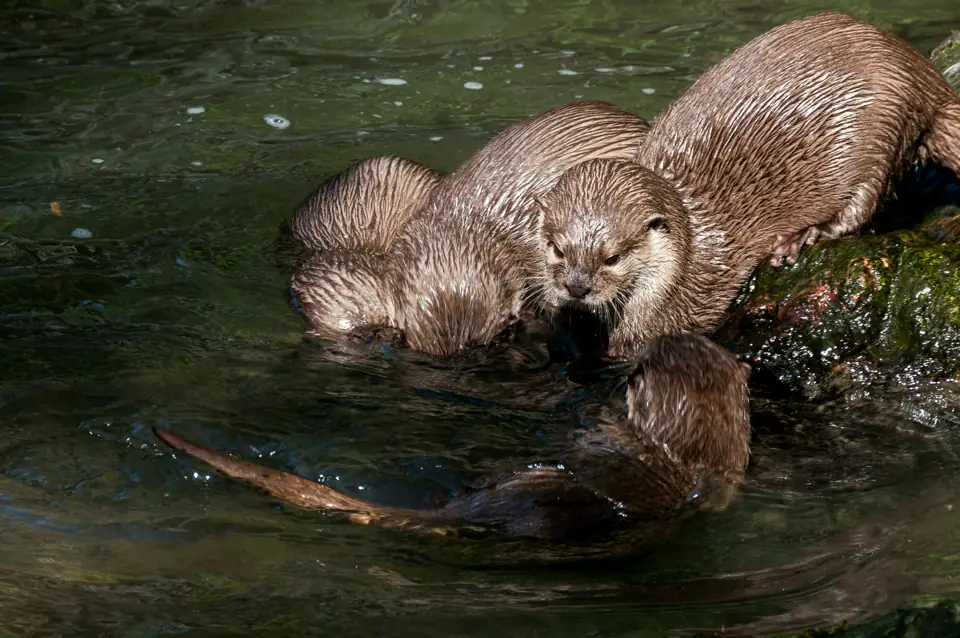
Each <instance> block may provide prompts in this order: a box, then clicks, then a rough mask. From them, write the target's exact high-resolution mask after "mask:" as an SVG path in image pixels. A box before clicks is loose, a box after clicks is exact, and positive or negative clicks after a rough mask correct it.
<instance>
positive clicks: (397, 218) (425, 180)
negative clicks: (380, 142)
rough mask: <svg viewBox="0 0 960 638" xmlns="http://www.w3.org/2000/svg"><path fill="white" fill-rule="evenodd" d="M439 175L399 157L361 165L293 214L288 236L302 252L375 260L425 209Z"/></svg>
mask: <svg viewBox="0 0 960 638" xmlns="http://www.w3.org/2000/svg"><path fill="white" fill-rule="evenodd" d="M440 179H441V176H440V174H439V173H437V172H436V171H434V170H433V169H430V168H427V167H426V166H423V165H422V164H418V163H416V162H412V161H410V160H408V159H404V158H402V157H392V156H389V155H382V156H377V157H370V158H367V159H364V160H361V161H359V162H357V163H356V164H354V165H353V166H350V167H349V168H347V169H346V170H344V171H343V172H341V173H338V174H336V175H334V176H333V177H331V178H329V179H328V180H326V181H325V182H324V183H323V184H321V185H320V186H319V187H318V188H317V189H316V190H315V191H313V193H311V194H310V196H309V197H307V198H306V199H305V200H304V201H303V203H302V204H300V206H298V207H297V210H296V211H294V213H293V219H292V220H291V222H290V226H291V230H292V231H293V237H294V239H296V240H297V241H298V242H299V243H300V244H301V245H303V246H304V247H305V248H307V249H308V250H320V251H325V252H326V251H363V252H366V253H371V254H375V255H381V254H384V253H386V252H388V251H389V250H390V248H391V247H392V246H393V240H394V238H395V237H396V236H397V233H398V232H400V230H401V229H402V228H403V227H404V226H405V225H406V224H407V222H409V221H410V219H411V218H412V217H413V216H414V215H416V214H417V213H419V212H420V211H421V210H423V208H424V207H425V206H426V205H427V202H428V201H429V200H430V197H431V196H432V195H433V191H434V189H436V187H437V186H438V185H439V184H440Z"/></svg>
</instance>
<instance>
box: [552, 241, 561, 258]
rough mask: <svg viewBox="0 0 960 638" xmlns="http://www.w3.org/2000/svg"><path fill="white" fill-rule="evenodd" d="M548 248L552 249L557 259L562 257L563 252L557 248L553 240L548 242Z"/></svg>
mask: <svg viewBox="0 0 960 638" xmlns="http://www.w3.org/2000/svg"><path fill="white" fill-rule="evenodd" d="M550 248H551V250H553V256H554V257H556V258H557V259H563V253H562V252H561V251H560V249H559V248H557V245H556V244H555V243H553V242H550Z"/></svg>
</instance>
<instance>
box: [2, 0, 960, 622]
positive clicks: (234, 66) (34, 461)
mask: <svg viewBox="0 0 960 638" xmlns="http://www.w3.org/2000/svg"><path fill="white" fill-rule="evenodd" d="M828 8H841V9H845V10H849V11H852V12H854V13H856V14H857V15H859V16H861V17H864V18H867V19H869V20H872V21H874V22H876V23H877V24H879V25H881V26H883V27H885V28H888V29H891V30H893V31H894V32H895V33H897V34H899V35H901V36H902V37H904V38H906V39H907V40H908V41H909V42H910V43H911V44H913V45H914V46H916V47H917V48H918V49H919V50H921V51H922V52H924V53H928V52H929V51H930V49H932V48H933V47H934V46H935V45H936V44H937V43H938V42H939V41H940V40H941V39H942V38H943V37H944V36H945V35H946V34H947V33H948V32H949V30H950V29H951V28H956V27H957V26H958V25H960V9H958V7H957V4H956V2H955V0H930V1H928V2H924V3H923V4H922V5H917V4H916V3H914V2H907V1H906V0H900V1H880V0H872V1H868V0H860V1H856V2H854V1H850V2H837V3H833V4H830V3H826V2H815V1H813V0H803V1H797V2H786V1H783V2H772V1H761V0H757V1H754V2H725V1H724V2H719V1H713V0H699V1H696V2H694V1H690V0H684V1H679V0H671V1H667V2H663V1H658V2H656V3H653V2H651V3H646V2H636V1H630V2H628V1H613V0H605V1H602V2H597V1H594V2H591V3H581V2H570V1H567V0H561V1H551V2H546V1H539V2H531V1H523V0H514V1H510V2H507V1H502V0H501V1H486V2H464V1H452V2H443V3H440V2H435V1H434V2H430V1H427V0H398V1H396V2H373V1H365V2H358V1H356V0H349V1H348V0H336V1H330V2H323V3H319V2H307V1H305V0H283V1H281V0H248V1H240V0H237V1H234V0H230V1H227V0H221V1H217V0H211V1H205V0H183V1H179V2H173V1H160V0H155V1H144V2H133V1H130V0H122V1H119V2H104V1H101V0H90V1H79V0H59V1H57V0H49V1H40V0H38V1H36V2H27V1H26V0H7V1H6V2H4V3H3V6H2V9H0V13H2V20H0V41H2V42H3V43H4V46H3V47H2V50H0V153H2V155H0V157H2V168H3V170H2V171H0V233H3V234H2V236H0V348H2V350H0V415H2V430H0V431H2V433H3V436H2V439H0V539H2V543H0V547H2V549H0V552H2V560H0V633H2V634H4V635H50V634H58V633H62V634H65V635H84V634H85V633H90V634H93V633H96V632H103V634H104V635H130V636H134V635H136V636H160V635H172V634H178V633H189V634H190V635H260V634H266V633H267V632H269V633H270V635H328V634H342V635H370V634H372V633H375V634H382V635H398V636H401V635H410V636H414V635H415V636H447V635H471V636H499V635H504V634H505V633H509V634H510V635H517V636H521V635H523V636H528V635H529V636H546V635H550V636H557V637H560V636H578V637H579V636H586V635H603V636H612V635H631V636H660V635H664V632H674V633H676V634H677V635H687V634H689V633H690V632H694V631H700V630H703V631H719V630H720V629H721V628H726V629H727V630H728V631H731V630H735V629H740V630H742V631H745V632H749V633H756V632H768V631H770V632H785V631H791V630H800V629H805V628H812V627H815V626H820V625H826V624H830V623H836V622H840V621H842V620H848V621H851V622H858V621H862V620H865V619H869V618H873V617H875V616H877V615H878V614H883V613H887V612H889V611H892V610H893V609H895V608H896V607H897V606H898V605H900V604H907V603H910V602H912V601H917V600H922V599H923V597H925V596H928V595H950V594H953V593H956V589H957V586H956V584H955V582H954V577H955V576H960V572H958V571H957V567H956V560H955V557H956V556H957V555H958V554H960V542H958V541H957V539H956V537H955V535H952V534H951V532H952V530H953V529H955V527H956V525H957V520H956V517H957V515H958V514H957V510H956V509H955V508H954V506H953V504H954V503H956V502H957V499H956V496H957V489H958V478H960V473H958V472H957V460H956V453H955V450H956V449H957V444H958V443H960V439H958V426H960V423H958V419H957V417H956V415H957V409H956V408H957V406H958V397H957V394H956V391H955V390H951V389H950V387H946V386H945V387H940V386H934V387H930V386H925V385H922V384H918V385H916V386H912V387H909V388H906V389H904V390H902V391H900V392H899V393H897V392H889V391H888V392H874V393H871V394H869V395H867V396H864V397H862V398H860V399H851V400H850V401H847V402H841V403H838V404H835V405H805V404H800V403H793V402H788V401H786V400H785V399H784V398H783V397H778V396H777V395H776V392H772V391H770V392H765V391H764V390H763V389H762V388H759V389H758V390H757V397H756V400H755V404H754V409H755V415H754V426H755V430H756V434H755V437H754V440H755V444H754V445H755V451H754V457H755V458H754V464H753V465H752V467H751V471H750V482H749V485H748V488H747V491H746V494H745V495H744V497H743V498H742V499H741V500H740V501H739V502H738V503H737V504H736V505H735V506H734V507H732V508H731V509H730V510H729V511H727V512H724V513H722V514H719V515H715V516H710V517H706V518H700V519H697V520H695V521H692V522H691V523H690V524H688V525H686V526H684V527H683V528H682V529H680V530H677V531H676V533H674V534H672V535H671V536H670V537H668V538H663V539H660V543H659V544H658V545H657V547H656V548H653V549H652V548H649V547H633V546H629V545H626V544H624V543H617V542H615V541H605V542H597V543H595V544H593V545H586V546H577V547H566V548H564V547H551V546H545V545H543V544H536V543H516V542H495V541H489V540H476V541H466V540H449V539H438V538H432V537H424V536H419V535H415V534H407V533H401V532H394V531H388V530H383V529H377V528H372V527H363V526H357V525H352V524H349V523H345V522H342V521H340V520H337V519H334V518H331V517H329V516H324V515H319V514H314V513H307V512H299V511H292V510H290V509H288V508H285V507H281V506H278V505H277V504H276V502H275V501H273V500H272V499H270V498H268V497H266V496H264V495H262V494H260V493H259V492H257V491H255V490H251V489H248V488H246V487H245V486H242V485H238V484H236V483H233V482H230V481H228V480H225V479H222V478H220V477H218V476H215V475H211V473H210V472H209V470H208V469H207V468H205V467H204V466H202V465H200V464H194V463H191V462H189V461H187V460H184V459H179V458H174V457H173V456H172V455H171V454H170V453H169V450H168V449H166V448H165V447H163V446H162V445H160V444H159V442H158V441H157V440H156V439H155V438H154V437H153V435H152V433H151V431H150V430H151V428H152V427H153V426H156V425H162V426H165V427H169V428H171V429H173V430H175V431H177V432H180V433H183V434H185V435H188V436H190V437H193V438H196V439H197V440H200V441H204V442H206V443H208V444H210V445H213V446H215V447H218V448H221V449H225V450H229V451H231V452H236V453H239V454H243V455H245V456H250V457H261V458H262V459H263V461H264V462H265V463H268V464H270V465H272V466H274V467H278V468H282V469H285V470H288V471H293V472H296V473H298V474H300V475H302V476H306V477H310V478H315V479H318V480H324V481H326V482H328V483H329V484H330V485H333V486H335V487H337V488H338V489H342V490H344V491H345V492H349V493H351V494H356V495H360V496H363V497H364V498H367V499H370V500H373V501H376V502H379V503H385V504H393V505H404V506H411V507H427V506H429V505H430V504H432V503H434V502H436V501H437V500H438V499H440V500H442V499H443V498H446V497H447V496H448V495H450V494H452V493H455V492H456V491H457V490H458V489H460V488H462V486H463V485H464V484H465V483H466V482H467V481H469V480H470V479H471V478H472V477H475V476H478V475H480V474H482V473H483V472H484V471H485V470H486V469H487V468H489V467H490V466H491V464H494V463H495V462H497V461H499V460H503V459H505V458H513V457H516V458H521V459H529V460H531V461H536V460H544V459H546V460H549V461H556V460H557V458H558V455H560V456H562V449H563V442H564V441H565V440H566V437H567V436H568V435H569V433H570V432H571V430H572V429H574V428H575V427H576V426H577V425H578V424H579V423H581V421H583V420H586V421H589V420H590V419H594V418H596V417H597V415H598V413H599V412H600V411H601V410H602V408H604V406H606V407H609V408H610V409H616V408H617V406H618V405H619V403H622V399H621V398H620V395H619V394H617V392H615V391H614V390H615V387H614V386H615V384H612V383H608V384H604V383H599V384H592V385H588V386H585V387H584V386H582V385H580V384H579V383H577V382H576V380H575V379H571V378H570V377H569V376H568V374H567V371H566V370H565V369H563V368H562V367H559V366H545V367H541V368H539V369H532V368H531V367H523V366H513V367H510V366H506V365H501V364H500V363H498V362H493V363H489V362H488V363H478V362H477V361H466V362H460V363H444V362H436V361H429V360H427V359H425V358H423V357H418V356H416V355H414V354H413V353H409V352H404V351H393V350H389V349H385V348H381V347H380V346H379V345H377V344H371V345H369V346H363V345H344V346H342V347H335V346H332V345H329V344H328V345H321V346H318V345H311V344H304V343H302V342H301V332H302V330H303V323H302V321H301V319H300V318H299V317H298V316H297V314H296V313H295V312H294V310H293V309H292V308H291V307H290V305H289V303H288V299H287V296H286V280H287V277H288V275H289V263H287V262H286V261H285V260H284V258H283V256H282V255H280V254H278V252H277V250H276V245H275V241H276V238H277V231H278V228H279V225H280V223H281V222H282V221H283V220H284V218H285V217H288V216H289V214H290V211H291V210H292V208H293V207H294V206H295V205H296V204H297V203H298V202H299V201H300V200H301V199H302V198H303V197H304V196H306V194H307V193H309V191H310V190H311V189H312V188H313V187H315V186H316V185H317V183H318V182H319V181H320V180H321V179H323V178H324V177H325V176H327V175H329V174H331V173H333V172H336V171H338V170H341V169H342V168H344V167H345V166H346V165H347V164H348V163H350V162H352V161H355V160H357V159H359V158H362V157H365V156H369V155H373V154H379V153H395V154H400V155H404V156H406V157H409V158H412V159H415V160H418V161H421V162H424V163H426V164H429V165H431V166H433V167H435V168H437V169H440V170H444V171H448V170H452V169H453V168H455V167H456V165H457V164H458V163H459V162H460V161H462V160H463V159H465V158H466V157H467V156H468V155H469V153H470V152H472V151H473V150H475V149H476V148H478V147H479V146H480V145H482V144H483V143H484V142H485V141H486V140H487V139H489V138H490V137H491V136H492V135H494V134H495V133H496V132H498V131H499V130H501V129H502V128H503V127H505V126H506V125H508V124H509V123H512V122H515V121H517V120H519V119H521V118H523V117H526V116H529V115H532V114H533V113H535V112H537V111H539V110H542V109H545V108H548V107H551V106H555V105H557V104H560V103H563V102H566V101H569V100H573V99H577V98H581V97H582V98H593V99H603V100H609V101H612V102H615V103H617V104H619V105H621V106H623V107H625V108H628V109H630V110H633V111H635V112H637V113H639V114H641V115H643V116H645V117H647V118H653V117H654V116H655V115H656V114H657V113H658V112H659V111H660V110H661V109H663V108H664V107H665V105H666V104H667V103H668V102H669V101H670V100H671V99H674V98H676V97H677V96H678V95H679V94H680V93H681V92H682V91H683V90H684V88H686V87H687V86H688V85H689V84H690V82H691V81H692V80H693V79H694V78H695V77H696V76H697V75H698V74H699V73H701V72H702V71H703V70H704V69H705V68H706V67H707V66H709V65H710V64H711V63H713V62H715V61H716V60H718V59H720V58H721V57H722V56H723V55H725V54H727V53H729V52H730V51H731V50H732V48H733V47H735V46H736V45H738V44H740V43H743V42H745V41H746V40H748V39H749V38H751V37H753V36H755V35H757V34H759V33H761V32H762V31H764V30H765V29H768V28H770V27H772V26H774V25H776V24H779V23H781V22H784V21H786V20H788V19H791V18H795V17H799V16H801V15H805V14H809V13H812V12H815V11H818V10H823V9H828ZM478 85H480V86H479V87H478ZM467 86H469V87H472V88H467ZM271 116H280V117H281V118H284V121H286V122H288V123H289V126H287V127H286V128H277V127H276V126H271V122H272V123H273V124H276V123H277V121H278V120H277V119H276V118H272V119H271ZM267 120H270V121H269V122H268V121H267ZM75 235H79V236H80V238H76V237H75ZM957 582H960V580H958V581H957Z"/></svg>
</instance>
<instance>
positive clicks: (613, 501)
mask: <svg viewBox="0 0 960 638" xmlns="http://www.w3.org/2000/svg"><path fill="white" fill-rule="evenodd" d="M749 373H750V368H749V366H748V365H746V364H744V363H740V362H738V361H737V360H736V359H735V358H734V357H733V355H732V354H730V353H729V352H728V351H726V350H725V349H723V348H721V347H720V346H718V345H716V344H714V343H713V342H711V341H709V340H708V339H707V338H705V337H701V336H697V335H690V334H688V335H678V336H666V337H659V338H656V339H653V340H651V341H650V342H649V343H648V344H647V346H646V347H645V348H644V350H643V351H642V352H641V355H640V359H639V363H638V364H637V367H636V369H635V370H634V372H633V373H632V374H631V375H630V376H629V378H628V381H627V384H628V388H627V402H628V414H627V420H626V423H625V424H606V425H604V426H602V427H601V428H600V430H599V431H598V432H596V433H592V434H591V436H589V437H586V439H585V441H586V442H584V440H581V442H580V443H578V445H577V446H576V448H575V449H574V451H573V459H572V460H571V462H570V463H568V464H565V465H568V466H569V467H565V468H564V469H562V470H561V469H558V468H555V467H545V468H537V469H529V468H526V467H524V468H523V469H521V470H519V471H515V472H511V473H508V474H506V475H496V476H493V477H491V478H489V479H488V480H487V481H486V483H485V484H484V485H483V486H482V487H478V488H476V489H472V490H469V491H468V492H467V493H466V494H464V495H461V496H459V497H457V498H455V499H453V500H452V501H450V502H449V503H448V504H447V505H445V506H443V507H442V508H440V509H437V510H411V509H403V508H394V507H382V506H379V505H375V504H373V503H369V502H365V501H361V500H359V499H356V498H353V497H350V496H347V495H345V494H342V493H341V492H338V491H336V490H334V489H332V488H330V487H328V486H326V485H322V484H319V483H316V482H313V481H309V480H307V479H304V478H301V477H299V476H295V475H293V474H289V473H286V472H281V471H278V470H273V469H269V468H266V467H263V466H261V465H257V464H256V463H253V462H250V461H245V460H241V459H237V458H234V457H231V456H229V455H227V454H224V453H222V452H217V451H214V450H211V449H209V448H206V447H203V446H201V445H197V444H195V443H191V442H189V441H185V440H184V439H181V438H179V437H177V436H175V435H173V434H171V433H170V432H168V431H166V430H163V429H159V428H157V429H155V430H154V431H155V433H156V435H157V437H159V438H160V439H161V440H162V441H163V442H164V443H166V444H167V445H169V446H170V447H172V448H174V449H175V450H179V451H181V452H184V453H186V454H188V455H190V456H192V457H194V458H197V459H199V460H201V461H204V462H205V463H207V464H209V465H211V466H213V467H214V468H215V469H217V470H218V471H220V472H222V473H223V474H226V475H227V476H231V477H233V478H237V479H241V480H244V481H246V482H248V483H251V484H253V485H256V486H258V487H260V488H262V489H264V490H266V491H267V492H268V493H270V494H271V495H273V496H275V497H276V498H278V499H280V500H282V501H285V502H287V503H291V504H293V505H296V506H298V507H301V508H305V509H311V510H324V511H334V512H340V513H343V514H345V515H346V516H347V517H348V518H349V519H350V520H352V521H355V522H364V523H366V522H372V521H376V522H379V523H381V524H384V525H388V526H393V527H403V528H408V529H427V530H432V531H436V532H439V533H460V532H464V531H477V532H492V533H495V534H499V535H503V536H509V537H531V538H547V539H558V538H567V539H569V538H571V537H572V536H578V535H583V534H589V533H594V532H597V531H600V530H603V529H609V528H611V527H612V526H614V525H616V524H618V522H623V521H624V520H651V519H654V520H658V519H659V520H662V519H669V518H671V517H673V516H677V515H680V514H681V513H682V512H685V511H689V510H690V509H703V508H722V507H724V506H725V505H726V504H727V502H729V499H730V496H731V493H733V490H732V489H731V488H735V487H736V485H738V484H739V482H740V480H741V479H742V477H743V474H744V471H745V470H746V466H747V461H748V459H749V455H750V422H749V414H748V396H747V380H748V378H749ZM717 488H719V489H717Z"/></svg>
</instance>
